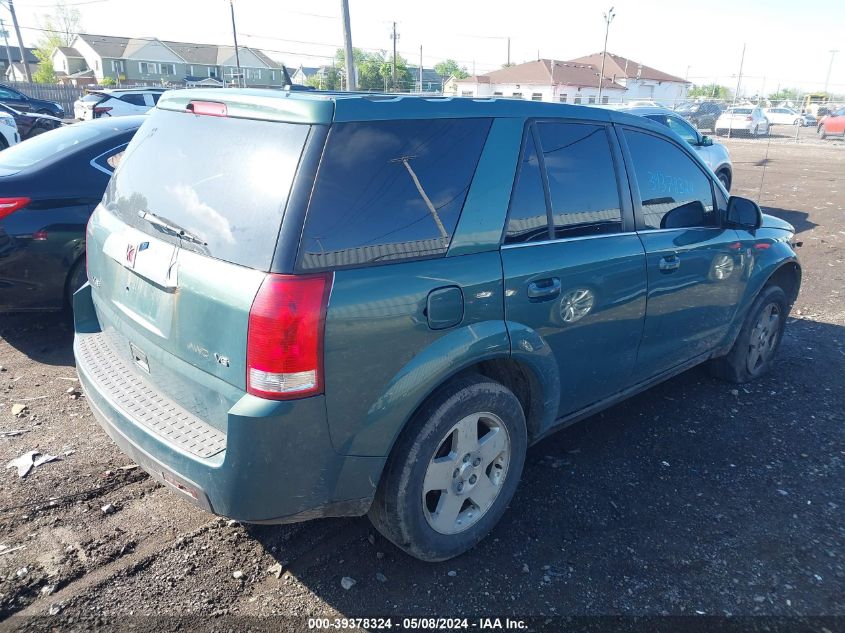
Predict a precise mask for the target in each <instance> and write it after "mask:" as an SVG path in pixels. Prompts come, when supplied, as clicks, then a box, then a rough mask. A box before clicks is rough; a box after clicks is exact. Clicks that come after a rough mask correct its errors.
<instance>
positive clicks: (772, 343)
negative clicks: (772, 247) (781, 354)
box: [710, 286, 789, 383]
mask: <svg viewBox="0 0 845 633" xmlns="http://www.w3.org/2000/svg"><path fill="white" fill-rule="evenodd" d="M788 314H789V304H788V303H787V300H786V294H785V293H784V291H783V289H782V288H781V287H780V286H766V287H765V288H763V290H762V291H761V292H760V295H759V296H758V297H757V299H756V300H755V301H754V303H753V304H752V306H751V309H750V310H749V311H748V316H747V317H746V318H745V322H744V323H743V325H742V329H741V330H740V331H739V335H738V336H737V337H736V341H735V342H734V346H733V347H732V348H731V351H730V352H728V354H727V355H726V356H723V357H721V358H715V359H713V360H712V361H711V362H710V370H711V373H713V375H715V376H716V377H718V378H722V379H723V380H727V381H729V382H735V383H744V382H748V381H750V380H755V379H757V378H759V377H761V376H763V375H764V374H766V372H768V371H769V370H770V369H771V367H772V361H773V360H774V357H775V355H776V354H777V351H778V349H779V348H780V342H781V340H782V339H783V330H784V327H785V326H786V317H787V315H788Z"/></svg>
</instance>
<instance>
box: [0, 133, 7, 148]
mask: <svg viewBox="0 0 845 633" xmlns="http://www.w3.org/2000/svg"><path fill="white" fill-rule="evenodd" d="M4 149H9V141H7V140H6V137H5V136H3V135H2V134H0V151H2V150H4Z"/></svg>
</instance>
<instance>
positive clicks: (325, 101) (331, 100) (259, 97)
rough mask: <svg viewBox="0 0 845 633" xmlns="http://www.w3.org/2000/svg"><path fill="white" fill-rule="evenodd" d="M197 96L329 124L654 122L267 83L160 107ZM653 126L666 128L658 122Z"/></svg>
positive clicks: (247, 113) (521, 103) (266, 114)
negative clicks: (426, 120)
mask: <svg viewBox="0 0 845 633" xmlns="http://www.w3.org/2000/svg"><path fill="white" fill-rule="evenodd" d="M192 101H209V102H217V103H220V102H223V103H225V104H226V106H227V111H228V116H231V117H239V118H251V119H256V118H257V119H266V120H275V121H289V122H293V123H311V124H329V123H332V122H343V121H375V120H390V119H415V118H470V117H497V118H528V117H531V118H542V117H550V118H561V117H565V118H574V119H582V120H593V121H604V122H608V121H613V122H618V123H629V124H633V125H638V126H641V127H651V126H650V125H649V124H650V123H651V122H650V121H648V120H647V119H643V118H642V117H634V116H632V115H630V114H626V113H618V112H615V111H612V110H606V109H602V108H591V107H587V106H577V105H568V104H559V103H548V102H541V101H527V100H517V99H502V98H487V99H474V98H467V97H424V96H418V95H396V94H379V93H360V92H358V93H355V92H320V91H298V90H292V91H284V90H266V89H225V90H222V89H220V88H211V89H190V90H173V91H170V92H166V93H165V94H164V95H163V96H162V97H161V99H160V100H159V102H158V106H157V107H158V108H160V109H163V110H175V111H179V112H184V111H185V110H186V108H187V106H188V104H189V103H190V102H192ZM653 125H654V126H655V127H654V128H653V129H655V130H658V131H660V132H661V133H664V132H665V127H664V128H661V127H659V126H658V125H657V124H656V123H655V124H653Z"/></svg>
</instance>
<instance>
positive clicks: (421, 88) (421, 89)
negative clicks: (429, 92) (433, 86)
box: [420, 44, 423, 92]
mask: <svg viewBox="0 0 845 633" xmlns="http://www.w3.org/2000/svg"><path fill="white" fill-rule="evenodd" d="M422 75H423V73H422V44H420V92H422V91H423V87H422Z"/></svg>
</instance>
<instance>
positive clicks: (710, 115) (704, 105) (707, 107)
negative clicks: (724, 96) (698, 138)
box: [675, 101, 724, 132]
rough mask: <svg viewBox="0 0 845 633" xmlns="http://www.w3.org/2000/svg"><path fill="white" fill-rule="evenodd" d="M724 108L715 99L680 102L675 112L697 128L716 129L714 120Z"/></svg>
mask: <svg viewBox="0 0 845 633" xmlns="http://www.w3.org/2000/svg"><path fill="white" fill-rule="evenodd" d="M723 110H724V108H723V107H722V105H721V104H720V103H717V102H716V101H700V102H688V103H682V104H681V105H679V106H678V107H677V108H675V112H677V113H678V114H680V115H681V116H682V117H684V118H685V119H686V120H687V121H689V122H690V123H692V124H693V125H694V126H695V127H696V128H698V129H699V130H712V131H713V132H715V131H716V120H717V119H718V118H719V117H720V116H721V114H722V112H723Z"/></svg>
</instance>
